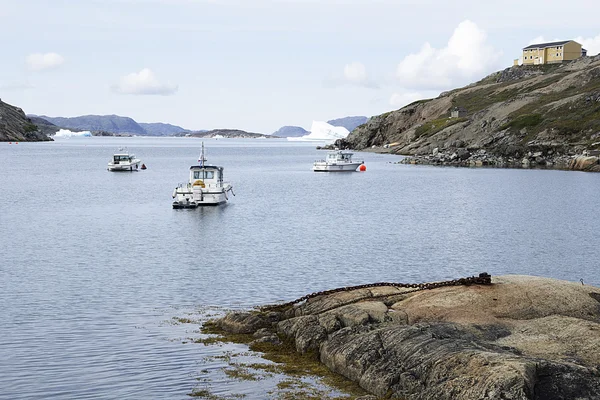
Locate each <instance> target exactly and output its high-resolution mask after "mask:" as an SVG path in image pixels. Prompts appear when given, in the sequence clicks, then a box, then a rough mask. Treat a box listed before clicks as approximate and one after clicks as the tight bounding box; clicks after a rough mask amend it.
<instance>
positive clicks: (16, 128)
mask: <svg viewBox="0 0 600 400" xmlns="http://www.w3.org/2000/svg"><path fill="white" fill-rule="evenodd" d="M44 140H52V139H51V138H49V137H48V136H47V135H46V134H44V133H43V132H42V130H40V128H38V126H37V125H35V124H34V123H32V121H31V119H29V118H27V116H26V115H25V113H24V112H23V110H21V109H20V108H18V107H15V106H11V105H10V104H6V103H4V102H3V101H1V100H0V141H2V142H37V141H44Z"/></svg>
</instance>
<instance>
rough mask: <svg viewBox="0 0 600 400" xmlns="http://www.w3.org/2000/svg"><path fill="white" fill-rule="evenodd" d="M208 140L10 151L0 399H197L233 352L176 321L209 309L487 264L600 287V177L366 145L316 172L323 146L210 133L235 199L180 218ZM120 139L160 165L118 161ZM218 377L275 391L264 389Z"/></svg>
mask: <svg viewBox="0 0 600 400" xmlns="http://www.w3.org/2000/svg"><path fill="white" fill-rule="evenodd" d="M200 143H201V142H200V140H198V139H190V138H71V139H62V140H57V141H56V142H53V143H19V144H18V145H15V144H12V145H9V144H8V143H0V243H1V244H0V320H1V321H2V322H1V323H0V398H6V399H31V398H56V399H58V398H60V399H73V398H78V399H82V398H106V399H115V398H119V399H126V398H130V399H139V398H152V399H185V398H188V396H187V394H188V393H190V392H191V390H192V389H193V388H195V387H197V386H198V382H199V381H200V380H201V379H202V376H204V375H206V374H207V373H209V372H210V371H208V370H210V369H212V368H217V367H219V363H218V362H214V363H207V362H206V361H204V362H203V361H202V360H207V359H210V357H211V356H215V355H218V354H219V352H222V351H223V350H222V349H220V348H218V347H211V346H204V345H201V344H193V343H189V341H188V340H187V339H188V338H189V337H190V336H192V337H193V336H194V335H197V327H198V326H197V325H194V324H176V323H172V321H173V318H175V317H185V316H187V315H196V316H197V315H200V314H202V313H204V314H203V315H205V314H210V310H213V309H216V310H219V309H231V308H247V307H252V306H254V305H258V304H265V303H272V302H275V301H279V300H292V299H294V298H296V297H300V296H302V295H304V294H306V293H309V292H313V291H317V290H323V289H330V288H334V287H339V286H343V285H354V284H362V283H369V282H377V281H394V282H423V281H433V280H445V279H451V278H457V277H463V276H469V275H473V274H477V273H479V272H482V271H487V272H489V273H491V274H493V275H499V274H531V275H542V276H549V277H554V278H561V279H567V280H572V281H579V279H583V280H584V282H586V283H590V284H595V285H600V275H599V274H598V270H599V268H598V259H599V258H600V247H599V246H598V244H599V243H598V240H597V230H598V229H600V214H599V213H598V209H599V205H600V198H599V197H598V194H599V193H600V191H599V189H598V188H599V187H600V174H589V173H578V172H562V171H545V170H509V169H461V168H436V167H415V166H409V165H398V164H393V162H394V161H397V160H398V157H395V156H390V155H378V154H370V153H366V154H357V156H361V157H364V159H365V161H366V165H367V172H365V173H351V174H326V173H314V172H312V171H311V164H312V162H313V161H314V160H315V159H318V158H322V157H323V153H322V152H319V151H317V150H315V147H314V146H315V144H314V143H312V144H311V143H297V142H287V141H284V140H226V139H219V140H205V145H206V148H207V149H206V150H207V158H208V160H209V162H210V163H214V164H218V165H223V166H224V167H225V174H226V179H227V180H230V181H231V182H232V183H233V185H234V191H235V193H236V195H237V196H236V197H233V199H231V201H230V203H229V204H227V205H225V206H222V207H218V208H204V209H197V210H173V209H171V193H172V191H173V188H174V187H175V186H176V184H177V183H179V182H183V181H185V180H187V174H188V168H189V166H190V165H191V164H194V163H195V162H196V160H197V158H198V155H199V150H200ZM119 146H126V147H128V149H129V150H130V151H132V152H134V153H135V154H136V155H137V156H138V157H139V158H140V159H141V160H142V161H143V162H144V163H146V165H147V166H148V170H146V171H139V172H134V173H110V172H108V171H106V164H107V162H108V160H109V159H110V157H111V155H112V153H113V152H114V151H115V150H116V149H117V147H119ZM186 341H187V342H188V343H185V342H186ZM207 369H208V370H207ZM211 385H212V386H211V387H212V388H213V389H215V392H216V393H217V394H222V395H225V394H227V393H231V392H234V391H237V392H241V393H244V394H246V395H247V396H248V398H264V396H263V394H262V393H263V392H262V390H263V388H262V387H261V384H260V383H259V382H257V383H248V382H245V383H236V382H234V381H232V380H228V379H222V380H220V381H219V380H217V381H215V380H214V379H213V380H212V382H211Z"/></svg>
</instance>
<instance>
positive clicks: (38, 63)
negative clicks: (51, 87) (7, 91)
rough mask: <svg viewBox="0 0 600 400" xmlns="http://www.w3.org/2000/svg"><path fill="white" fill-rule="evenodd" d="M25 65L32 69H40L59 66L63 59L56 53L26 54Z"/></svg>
mask: <svg viewBox="0 0 600 400" xmlns="http://www.w3.org/2000/svg"><path fill="white" fill-rule="evenodd" d="M26 62H27V67H28V68H29V69H30V70H32V71H42V70H45V69H52V68H57V67H59V66H61V65H62V64H63V63H64V62H65V59H64V58H63V57H62V56H61V55H60V54H56V53H46V54H42V53H35V54H30V55H28V56H27V59H26Z"/></svg>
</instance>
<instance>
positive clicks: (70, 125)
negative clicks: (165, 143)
mask: <svg viewBox="0 0 600 400" xmlns="http://www.w3.org/2000/svg"><path fill="white" fill-rule="evenodd" d="M39 117H40V118H43V119H45V120H46V121H49V122H52V123H53V124H54V125H57V126H61V127H64V128H67V129H75V130H79V131H81V130H84V131H104V132H110V133H129V134H134V135H145V134H146V131H145V130H144V128H142V127H141V126H140V125H139V124H138V123H137V122H135V121H134V120H133V119H131V118H129V117H120V116H118V115H83V116H80V117H72V118H64V117H48V116H45V115H40V116H39Z"/></svg>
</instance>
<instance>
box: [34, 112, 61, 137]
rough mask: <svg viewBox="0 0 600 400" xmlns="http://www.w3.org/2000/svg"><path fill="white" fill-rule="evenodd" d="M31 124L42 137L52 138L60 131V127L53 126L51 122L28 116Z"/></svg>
mask: <svg viewBox="0 0 600 400" xmlns="http://www.w3.org/2000/svg"><path fill="white" fill-rule="evenodd" d="M28 118H29V120H30V121H31V123H32V124H35V125H36V126H37V127H38V130H39V131H40V132H42V133H43V134H44V135H48V136H52V135H54V134H55V133H56V132H58V131H59V130H60V128H61V127H60V126H56V125H54V124H53V123H52V122H49V121H46V120H45V119H44V118H40V117H35V116H31V115H28Z"/></svg>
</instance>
